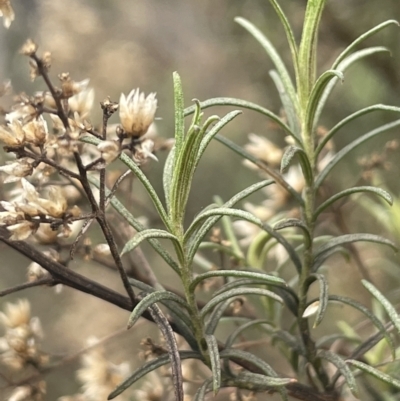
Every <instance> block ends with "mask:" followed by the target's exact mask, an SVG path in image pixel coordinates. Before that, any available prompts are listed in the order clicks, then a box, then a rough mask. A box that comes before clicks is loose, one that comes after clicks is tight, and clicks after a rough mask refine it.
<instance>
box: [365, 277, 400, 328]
mask: <svg viewBox="0 0 400 401" xmlns="http://www.w3.org/2000/svg"><path fill="white" fill-rule="evenodd" d="M362 284H363V286H364V287H365V288H366V289H367V290H368V291H369V292H370V293H371V294H372V295H373V296H374V297H375V298H376V300H377V301H378V302H379V303H380V304H381V305H382V306H383V308H384V309H385V311H386V313H387V314H388V316H389V319H390V321H391V322H392V323H393V324H394V326H395V327H396V329H397V331H398V332H399V333H400V317H399V314H398V313H397V311H396V309H395V307H394V306H393V305H392V304H391V302H390V301H389V300H388V299H387V298H386V297H385V296H384V295H383V294H382V293H381V292H380V291H379V290H378V289H377V288H376V287H375V286H374V285H373V284H371V283H369V282H368V281H367V280H362Z"/></svg>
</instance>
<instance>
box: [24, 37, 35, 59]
mask: <svg viewBox="0 0 400 401" xmlns="http://www.w3.org/2000/svg"><path fill="white" fill-rule="evenodd" d="M37 49H38V45H37V44H36V43H35V42H34V41H33V40H32V39H30V38H29V39H27V40H26V42H25V43H24V44H23V45H22V47H21V50H20V52H21V53H22V54H24V55H25V56H33V55H34V54H35V53H36V51H37Z"/></svg>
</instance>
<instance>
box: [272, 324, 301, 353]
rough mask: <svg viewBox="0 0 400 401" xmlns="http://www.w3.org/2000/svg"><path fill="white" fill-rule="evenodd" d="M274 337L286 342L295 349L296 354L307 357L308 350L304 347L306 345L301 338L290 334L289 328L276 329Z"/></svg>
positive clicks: (291, 348)
mask: <svg viewBox="0 0 400 401" xmlns="http://www.w3.org/2000/svg"><path fill="white" fill-rule="evenodd" d="M272 336H273V338H274V339H277V340H279V341H282V342H283V343H284V344H285V347H287V348H289V349H290V350H292V351H294V352H295V353H296V354H298V355H301V356H304V357H306V356H307V351H306V350H305V348H304V345H303V344H302V342H301V341H299V338H298V337H296V336H294V335H293V334H290V333H289V332H288V331H287V330H275V331H274V332H273V333H272Z"/></svg>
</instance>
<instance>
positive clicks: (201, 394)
mask: <svg viewBox="0 0 400 401" xmlns="http://www.w3.org/2000/svg"><path fill="white" fill-rule="evenodd" d="M213 380H214V379H213V377H210V378H209V379H207V380H206V381H205V382H204V383H203V384H202V385H201V386H200V387H199V388H198V390H197V391H196V394H195V395H194V397H193V401H204V399H205V397H206V393H207V390H208V388H209V387H211V384H212V382H213Z"/></svg>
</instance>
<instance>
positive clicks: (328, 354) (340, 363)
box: [318, 350, 358, 397]
mask: <svg viewBox="0 0 400 401" xmlns="http://www.w3.org/2000/svg"><path fill="white" fill-rule="evenodd" d="M318 356H319V357H320V358H322V359H325V360H327V361H329V362H331V363H332V364H333V365H335V366H336V367H337V369H338V370H339V372H340V373H341V374H342V376H343V377H344V379H345V380H346V383H347V385H348V386H349V389H350V391H351V392H352V393H353V395H354V396H355V397H358V386H357V383H356V379H355V378H354V375H353V373H352V371H351V370H350V368H349V367H348V366H347V365H346V362H345V361H344V360H343V359H342V358H341V357H340V356H339V355H337V354H335V353H334V352H332V351H325V350H320V351H319V352H318Z"/></svg>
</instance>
